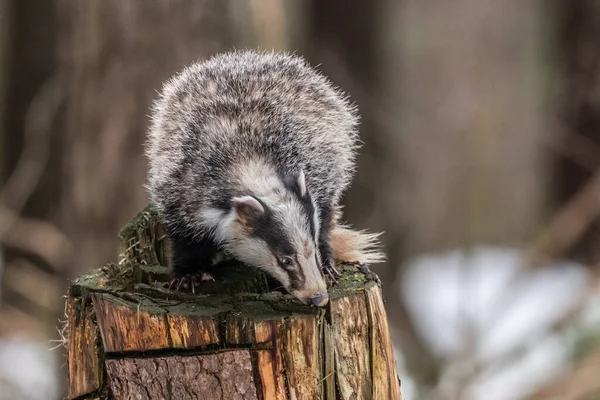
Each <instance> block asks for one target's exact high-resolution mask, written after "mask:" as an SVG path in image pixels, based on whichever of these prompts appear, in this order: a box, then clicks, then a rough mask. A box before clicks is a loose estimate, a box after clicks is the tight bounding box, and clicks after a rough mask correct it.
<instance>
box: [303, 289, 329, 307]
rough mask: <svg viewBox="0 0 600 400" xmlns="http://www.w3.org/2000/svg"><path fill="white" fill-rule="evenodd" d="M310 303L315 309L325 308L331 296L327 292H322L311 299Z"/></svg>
mask: <svg viewBox="0 0 600 400" xmlns="http://www.w3.org/2000/svg"><path fill="white" fill-rule="evenodd" d="M308 302H309V303H310V304H311V305H313V306H315V307H325V306H326V305H327V303H329V295H328V294H327V292H320V293H317V294H316V295H314V296H313V297H311V298H310V300H309V301H308Z"/></svg>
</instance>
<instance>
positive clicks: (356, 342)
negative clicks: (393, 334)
mask: <svg viewBox="0 0 600 400" xmlns="http://www.w3.org/2000/svg"><path fill="white" fill-rule="evenodd" d="M330 308H331V330H332V333H333V343H334V344H333V346H334V353H335V371H336V380H337V384H338V389H339V394H340V399H342V400H360V399H365V400H370V399H371V393H372V381H371V362H370V350H369V319H368V316H367V304H366V300H365V296H364V295H363V294H362V293H359V294H355V295H350V296H346V297H341V298H338V299H335V300H333V301H332V302H331V306H330Z"/></svg>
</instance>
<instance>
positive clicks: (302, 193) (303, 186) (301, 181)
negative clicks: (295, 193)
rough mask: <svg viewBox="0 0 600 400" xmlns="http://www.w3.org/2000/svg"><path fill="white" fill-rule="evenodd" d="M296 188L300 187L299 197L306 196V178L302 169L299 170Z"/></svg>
mask: <svg viewBox="0 0 600 400" xmlns="http://www.w3.org/2000/svg"><path fill="white" fill-rule="evenodd" d="M298 188H299V189H300V197H304V196H306V179H305V177H304V171H303V170H300V175H298Z"/></svg>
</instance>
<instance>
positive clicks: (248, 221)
mask: <svg viewBox="0 0 600 400" xmlns="http://www.w3.org/2000/svg"><path fill="white" fill-rule="evenodd" d="M233 208H234V210H235V212H236V214H237V216H238V219H239V220H240V222H241V223H242V224H243V225H244V226H246V227H252V226H254V222H255V221H256V219H257V218H258V217H260V216H261V215H262V214H264V212H265V209H264V207H263V206H262V204H260V201H258V200H257V199H256V198H254V197H252V196H243V197H234V198H233Z"/></svg>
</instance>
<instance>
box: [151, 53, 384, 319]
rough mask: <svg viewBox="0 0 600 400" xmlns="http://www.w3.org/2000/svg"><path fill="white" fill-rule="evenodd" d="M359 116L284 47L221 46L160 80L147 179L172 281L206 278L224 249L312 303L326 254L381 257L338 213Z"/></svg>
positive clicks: (318, 299) (330, 266) (318, 295)
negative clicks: (228, 49) (229, 49)
mask: <svg viewBox="0 0 600 400" xmlns="http://www.w3.org/2000/svg"><path fill="white" fill-rule="evenodd" d="M358 123H359V117H358V113H357V110H356V107H355V106H354V105H353V104H351V103H350V101H349V99H348V97H347V96H346V95H345V94H344V93H342V92H341V91H340V90H339V89H338V88H336V87H334V85H333V84H332V83H331V82H330V81H329V80H328V79H327V78H325V77H324V76H323V75H322V74H321V73H319V72H318V71H316V70H315V69H314V68H312V67H311V66H310V65H309V64H308V63H307V62H306V61H305V60H304V59H303V58H301V57H300V56H297V55H294V54H289V53H275V52H261V51H252V50H243V51H232V52H228V53H223V54H219V55H216V56H214V57H212V58H210V59H208V60H206V61H204V62H197V63H194V64H192V65H190V66H188V67H186V68H184V69H183V70H182V71H180V72H179V73H177V74H176V75H175V76H174V77H172V78H171V79H169V80H168V81H167V82H166V83H164V85H163V87H162V90H161V91H160V92H159V95H158V98H157V99H156V100H155V102H154V104H153V107H152V114H151V121H150V127H149V130H148V135H147V140H146V143H145V153H146V156H147V159H148V161H149V171H148V181H147V184H146V187H147V189H148V191H149V195H150V198H151V201H152V203H154V205H155V206H156V209H157V211H158V214H159V216H160V218H161V220H162V223H163V225H164V228H165V232H166V234H167V236H168V237H169V239H170V240H169V241H170V243H171V266H172V267H171V268H172V271H171V281H170V283H171V285H173V284H175V286H176V287H177V289H181V288H184V289H191V290H192V291H194V288H195V287H196V285H198V284H200V282H201V281H204V280H208V279H213V278H212V275H211V274H210V271H209V267H210V265H211V261H212V260H213V257H214V256H215V254H216V253H217V252H221V251H222V252H223V253H225V254H227V255H229V256H231V257H232V258H234V259H237V260H239V261H240V262H242V263H244V264H245V265H248V266H252V267H256V268H259V269H262V270H264V271H265V272H266V273H267V274H269V275H270V276H272V277H273V278H275V279H276V280H277V281H279V282H280V283H281V285H282V287H283V288H284V289H285V290H287V291H288V292H289V293H290V294H292V295H293V296H294V297H295V298H297V299H299V300H300V301H302V302H304V303H305V304H310V305H313V306H316V307H322V306H324V305H326V304H327V302H328V293H327V282H326V281H327V280H331V281H332V282H335V277H336V276H337V275H339V273H338V271H337V270H336V267H335V261H336V260H338V261H357V262H361V263H371V262H378V261H381V260H382V258H383V254H382V253H381V252H380V251H379V246H378V242H377V240H378V239H377V236H378V235H375V234H370V233H367V232H365V231H355V230H352V229H351V228H350V227H349V226H346V225H344V224H342V223H340V217H341V208H340V206H339V203H340V198H341V196H342V194H343V192H344V191H345V189H346V188H347V187H348V185H349V183H350V181H351V178H352V176H353V173H354V170H355V160H356V156H357V151H358V149H359V147H360V144H359V143H360V142H359V138H358ZM326 275H327V276H328V277H330V279H329V278H328V279H326Z"/></svg>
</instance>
